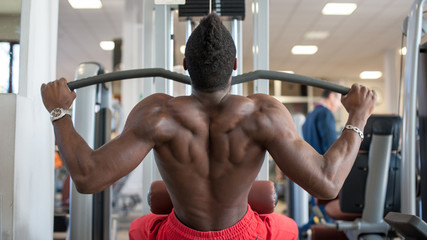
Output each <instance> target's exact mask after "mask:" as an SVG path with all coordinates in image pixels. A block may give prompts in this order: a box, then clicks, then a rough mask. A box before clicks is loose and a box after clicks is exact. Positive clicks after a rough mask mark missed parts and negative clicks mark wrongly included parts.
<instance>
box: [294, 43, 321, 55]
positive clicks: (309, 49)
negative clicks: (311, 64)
mask: <svg viewBox="0 0 427 240" xmlns="http://www.w3.org/2000/svg"><path fill="white" fill-rule="evenodd" d="M317 50H318V47H317V46H315V45H295V46H293V47H292V50H291V52H292V54H294V55H313V54H315V53H316V52H317Z"/></svg>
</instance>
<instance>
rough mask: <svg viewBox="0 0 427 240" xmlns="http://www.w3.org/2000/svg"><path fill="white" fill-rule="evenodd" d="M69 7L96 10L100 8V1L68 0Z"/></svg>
mask: <svg viewBox="0 0 427 240" xmlns="http://www.w3.org/2000/svg"><path fill="white" fill-rule="evenodd" d="M68 2H69V3H70V5H71V7H73V8H75V9H98V8H102V2H101V0H68Z"/></svg>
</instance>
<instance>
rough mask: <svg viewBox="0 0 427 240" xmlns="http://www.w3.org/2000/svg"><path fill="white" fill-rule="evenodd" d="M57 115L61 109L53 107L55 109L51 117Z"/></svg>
mask: <svg viewBox="0 0 427 240" xmlns="http://www.w3.org/2000/svg"><path fill="white" fill-rule="evenodd" d="M59 115H61V109H59V108H55V109H54V110H53V111H52V117H58V116H59Z"/></svg>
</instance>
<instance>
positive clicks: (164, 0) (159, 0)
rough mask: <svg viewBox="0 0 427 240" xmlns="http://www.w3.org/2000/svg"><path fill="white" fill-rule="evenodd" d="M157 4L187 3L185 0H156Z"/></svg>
mask: <svg viewBox="0 0 427 240" xmlns="http://www.w3.org/2000/svg"><path fill="white" fill-rule="evenodd" d="M154 4H156V5H174V4H185V0H155V1H154Z"/></svg>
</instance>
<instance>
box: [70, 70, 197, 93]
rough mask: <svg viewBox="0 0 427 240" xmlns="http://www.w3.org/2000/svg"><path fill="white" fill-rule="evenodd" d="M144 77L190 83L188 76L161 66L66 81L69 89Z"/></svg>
mask: <svg viewBox="0 0 427 240" xmlns="http://www.w3.org/2000/svg"><path fill="white" fill-rule="evenodd" d="M146 77H163V78H167V79H171V80H174V81H177V82H180V83H184V84H190V83H191V82H190V77H188V76H186V75H183V74H180V73H176V72H171V71H169V70H165V69H163V68H146V69H134V70H125V71H119V72H112V73H106V74H101V75H97V76H93V77H88V78H84V79H80V80H76V81H73V82H69V83H68V87H69V88H70V90H74V89H77V88H82V87H87V86H90V85H93V84H98V83H105V82H112V81H117V80H124V79H131V78H146Z"/></svg>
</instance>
